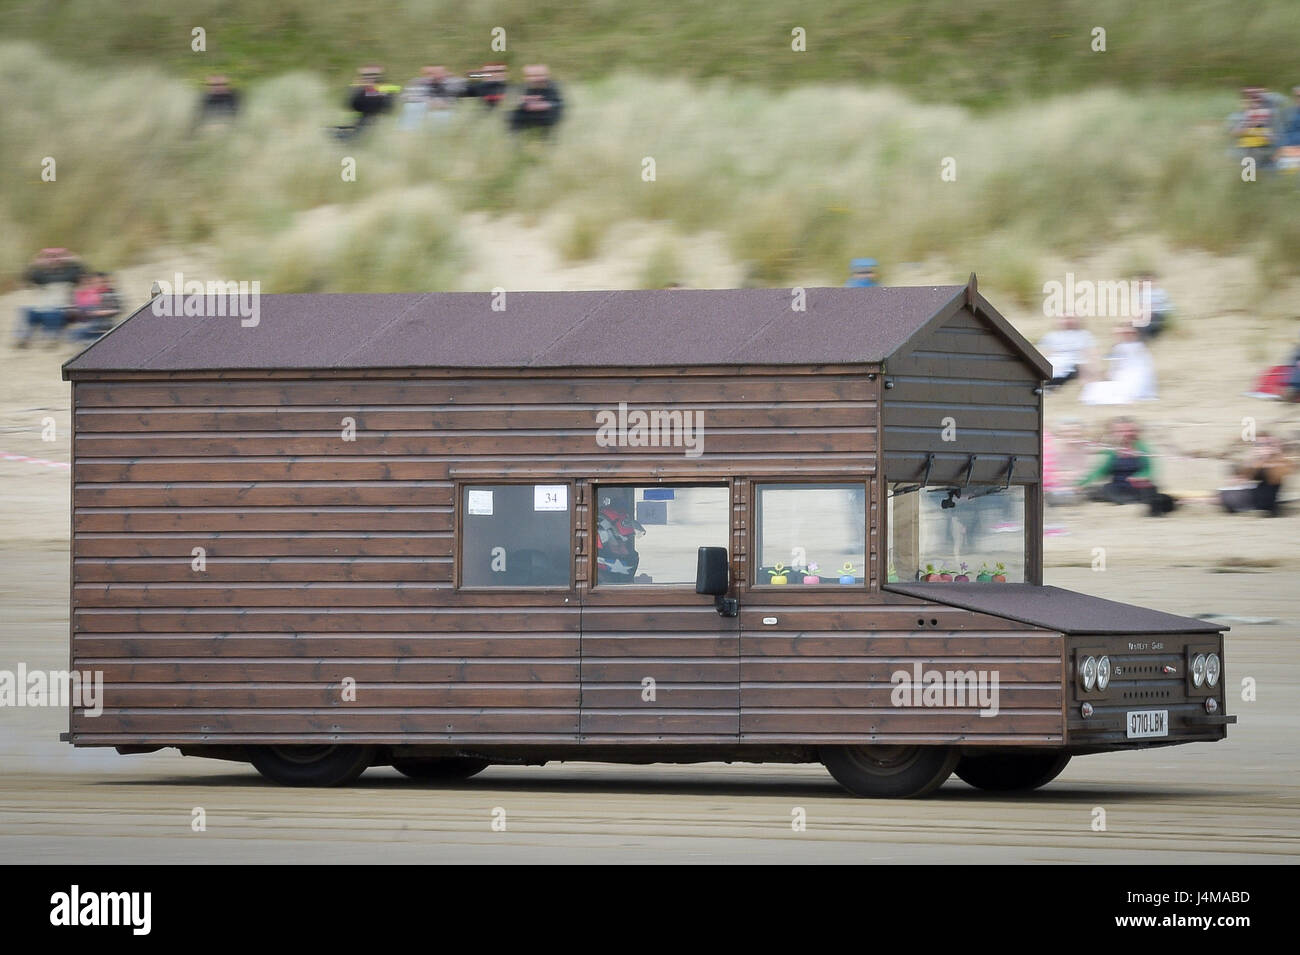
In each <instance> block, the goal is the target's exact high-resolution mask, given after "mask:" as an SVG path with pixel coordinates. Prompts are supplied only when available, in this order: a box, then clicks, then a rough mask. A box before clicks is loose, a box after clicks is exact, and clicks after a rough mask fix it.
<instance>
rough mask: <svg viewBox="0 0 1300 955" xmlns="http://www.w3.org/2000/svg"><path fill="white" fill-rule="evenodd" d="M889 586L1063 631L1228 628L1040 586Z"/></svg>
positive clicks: (1112, 631) (1124, 631) (1083, 632)
mask: <svg viewBox="0 0 1300 955" xmlns="http://www.w3.org/2000/svg"><path fill="white" fill-rule="evenodd" d="M885 589H887V590H892V591H895V592H896V593H900V594H906V595H907V596H909V597H920V598H922V599H923V600H931V601H934V602H935V603H941V604H948V605H949V606H952V607H961V608H962V609H963V610H974V611H976V612H977V613H987V614H992V615H993V616H995V617H1005V618H1007V619H1010V620H1016V621H1019V622H1020V623H1028V624H1033V625H1034V626H1036V627H1045V628H1047V629H1048V630H1056V631H1058V632H1060V633H1078V634H1089V633H1096V634H1125V633H1131V634H1143V633H1217V632H1219V631H1221V630H1223V629H1225V628H1224V627H1221V626H1218V625H1217V624H1213V623H1210V622H1209V621H1206V620H1197V619H1195V618H1193V617H1180V616H1179V615H1177V614H1172V613H1165V612H1163V611H1161V610H1148V609H1147V608H1146V607H1135V606H1134V605H1132V604H1126V603H1120V602H1118V601H1116V600H1106V599H1104V598H1102V597H1092V596H1089V595H1088V594H1081V593H1076V592H1075V591H1073V590H1062V589H1061V588H1060V587H1040V586H1037V585H1035V584H981V583H969V584H957V583H946V584H920V583H916V584H888V585H886V588H885Z"/></svg>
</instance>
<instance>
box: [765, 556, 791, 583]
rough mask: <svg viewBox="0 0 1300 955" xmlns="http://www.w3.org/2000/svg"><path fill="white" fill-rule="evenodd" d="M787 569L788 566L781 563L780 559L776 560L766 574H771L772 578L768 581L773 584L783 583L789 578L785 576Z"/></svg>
mask: <svg viewBox="0 0 1300 955" xmlns="http://www.w3.org/2000/svg"><path fill="white" fill-rule="evenodd" d="M788 570H789V568H788V567H786V566H785V564H783V563H781V562H780V561H777V562H776V563H775V564H773V565H772V569H771V570H769V571H768V575H769V576H771V578H772V579H771V580H770V581H768V582H769V583H773V584H784V583H785V582H786V581H787V580H789V578H788V577H787V576H786V573H787V571H788Z"/></svg>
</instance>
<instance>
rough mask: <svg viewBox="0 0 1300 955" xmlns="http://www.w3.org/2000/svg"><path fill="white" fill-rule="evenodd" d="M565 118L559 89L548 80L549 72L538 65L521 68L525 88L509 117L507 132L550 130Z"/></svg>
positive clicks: (542, 65)
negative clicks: (508, 130) (509, 130)
mask: <svg viewBox="0 0 1300 955" xmlns="http://www.w3.org/2000/svg"><path fill="white" fill-rule="evenodd" d="M563 114H564V99H563V98H562V97H561V96H560V88H559V87H558V86H556V85H555V82H554V81H553V80H552V79H551V71H550V70H549V69H547V68H546V66H545V65H544V64H541V63H538V64H535V65H533V66H525V67H524V88H523V91H522V96H521V98H520V100H519V105H518V106H516V107H515V108H514V112H512V113H511V114H510V129H511V130H512V131H514V132H518V131H519V130H522V129H542V130H548V131H549V130H550V129H552V128H554V126H555V124H556V123H558V122H559V121H560V117H561V116H562V115H563Z"/></svg>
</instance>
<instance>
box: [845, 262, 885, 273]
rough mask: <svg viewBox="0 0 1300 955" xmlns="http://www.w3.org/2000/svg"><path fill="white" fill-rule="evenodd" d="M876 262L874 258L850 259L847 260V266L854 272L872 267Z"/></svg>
mask: <svg viewBox="0 0 1300 955" xmlns="http://www.w3.org/2000/svg"><path fill="white" fill-rule="evenodd" d="M878 264H879V263H878V262H876V260H875V259H852V260H850V261H849V268H850V269H852V270H853V271H854V272H861V271H862V270H864V269H874V268H875V267H876V266H877V265H878Z"/></svg>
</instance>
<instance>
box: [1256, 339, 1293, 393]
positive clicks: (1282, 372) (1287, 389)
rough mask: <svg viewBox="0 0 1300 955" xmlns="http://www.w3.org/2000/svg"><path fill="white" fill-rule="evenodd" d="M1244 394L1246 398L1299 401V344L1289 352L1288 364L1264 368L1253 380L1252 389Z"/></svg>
mask: <svg viewBox="0 0 1300 955" xmlns="http://www.w3.org/2000/svg"><path fill="white" fill-rule="evenodd" d="M1245 394H1246V397H1247V398H1265V399H1272V400H1277V399H1279V398H1281V399H1284V400H1286V401H1300V345H1297V346H1296V347H1295V349H1294V350H1293V351H1292V352H1291V363H1290V364H1288V365H1274V366H1273V367H1272V368H1267V369H1265V370H1264V372H1263V374H1261V375H1260V376H1259V379H1258V380H1257V381H1256V382H1255V389H1254V391H1247V392H1246V393H1245Z"/></svg>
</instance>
